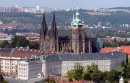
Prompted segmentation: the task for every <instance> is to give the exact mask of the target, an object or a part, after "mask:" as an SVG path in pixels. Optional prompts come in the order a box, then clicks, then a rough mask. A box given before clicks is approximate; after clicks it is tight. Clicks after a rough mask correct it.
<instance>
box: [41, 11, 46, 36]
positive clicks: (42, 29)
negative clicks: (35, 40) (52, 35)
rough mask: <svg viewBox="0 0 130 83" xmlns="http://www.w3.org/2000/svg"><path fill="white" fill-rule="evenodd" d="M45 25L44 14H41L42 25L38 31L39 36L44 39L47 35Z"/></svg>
mask: <svg viewBox="0 0 130 83" xmlns="http://www.w3.org/2000/svg"><path fill="white" fill-rule="evenodd" d="M47 31H48V28H47V23H46V18H45V13H43V20H42V25H41V29H40V35H41V36H42V37H43V38H45V37H46V35H47Z"/></svg>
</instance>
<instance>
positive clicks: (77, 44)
mask: <svg viewBox="0 0 130 83" xmlns="http://www.w3.org/2000/svg"><path fill="white" fill-rule="evenodd" d="M83 26H84V21H82V20H81V19H80V13H79V8H78V7H77V10H76V14H75V15H73V20H72V22H71V50H72V52H73V53H85V31H84V28H83Z"/></svg>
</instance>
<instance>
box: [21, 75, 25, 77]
mask: <svg viewBox="0 0 130 83" xmlns="http://www.w3.org/2000/svg"><path fill="white" fill-rule="evenodd" d="M19 77H27V75H19Z"/></svg>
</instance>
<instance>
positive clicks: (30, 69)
mask: <svg viewBox="0 0 130 83" xmlns="http://www.w3.org/2000/svg"><path fill="white" fill-rule="evenodd" d="M42 74H43V73H42V63H41V61H40V62H39V61H19V62H18V79H20V80H29V79H34V78H41V77H42V76H43V75H42Z"/></svg>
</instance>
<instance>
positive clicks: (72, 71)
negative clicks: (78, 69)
mask: <svg viewBox="0 0 130 83" xmlns="http://www.w3.org/2000/svg"><path fill="white" fill-rule="evenodd" d="M74 74H75V72H74V70H71V71H68V72H67V77H68V78H69V80H70V81H72V80H73V78H74Z"/></svg>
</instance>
